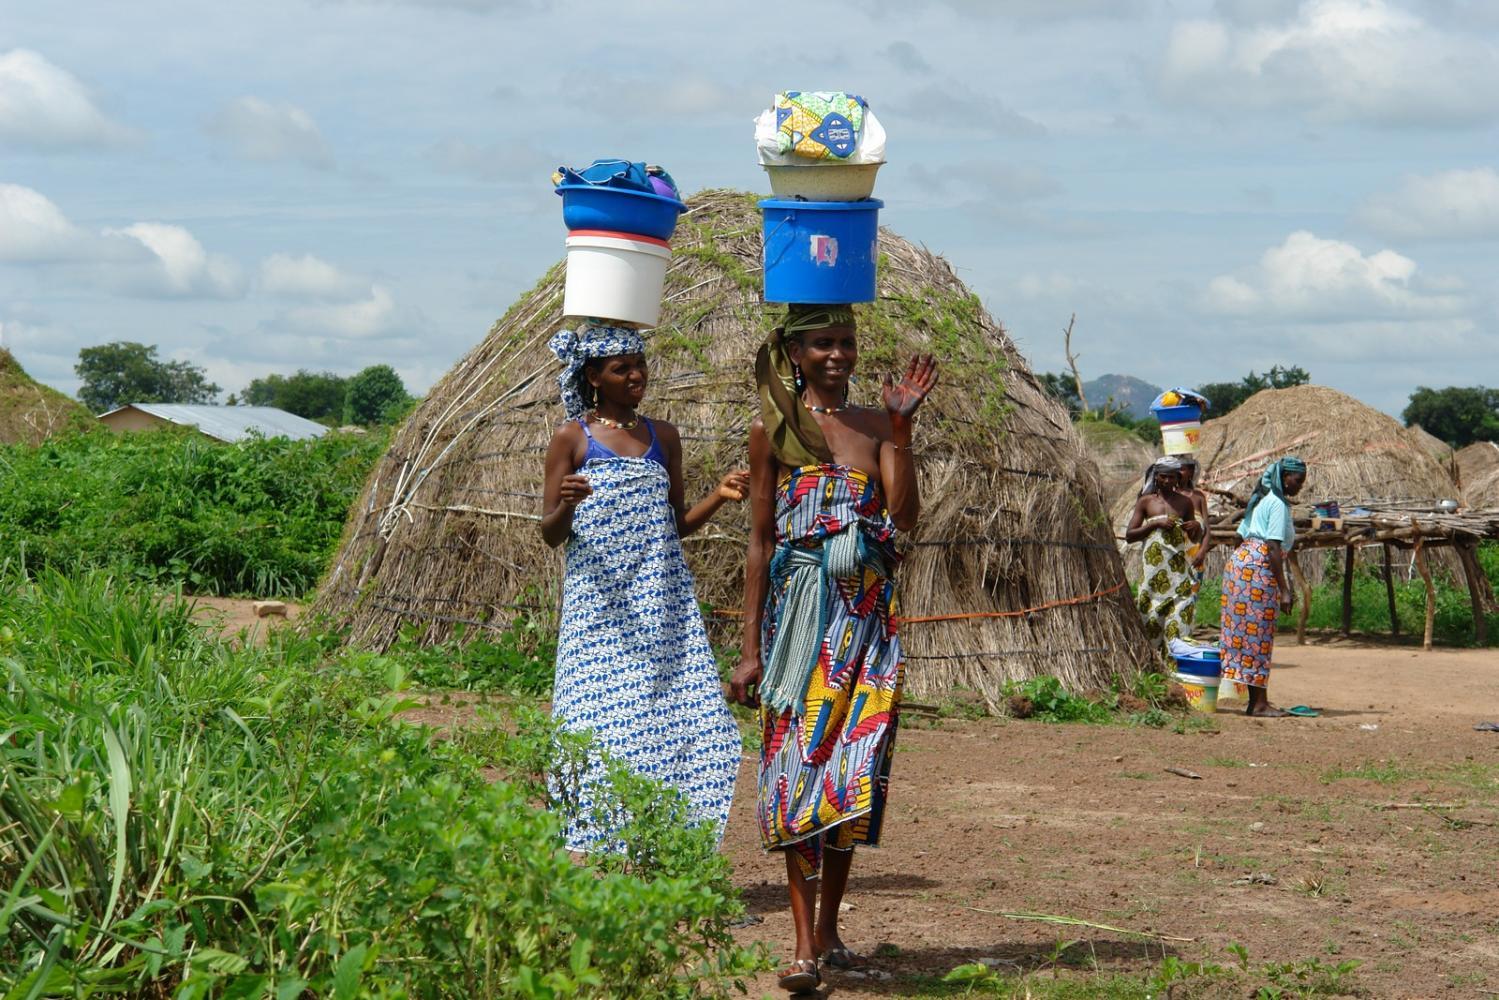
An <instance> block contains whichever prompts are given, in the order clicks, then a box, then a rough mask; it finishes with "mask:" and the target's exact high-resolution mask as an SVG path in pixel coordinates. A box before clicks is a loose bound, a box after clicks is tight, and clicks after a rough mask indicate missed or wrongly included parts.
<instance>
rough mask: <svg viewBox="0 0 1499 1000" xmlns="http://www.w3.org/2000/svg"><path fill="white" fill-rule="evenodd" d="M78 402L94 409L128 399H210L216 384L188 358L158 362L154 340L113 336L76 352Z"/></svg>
mask: <svg viewBox="0 0 1499 1000" xmlns="http://www.w3.org/2000/svg"><path fill="white" fill-rule="evenodd" d="M73 371H75V372H77V373H78V377H79V378H80V379H82V380H83V386H82V388H80V389H79V390H78V401H79V402H80V403H82V404H83V405H84V406H87V407H88V408H89V409H90V410H93V411H94V412H95V413H104V412H106V411H109V410H113V409H116V408H117V407H121V406H124V405H126V404H128V403H212V402H213V401H214V400H215V399H216V398H217V397H218V394H219V387H218V386H216V385H214V384H213V383H212V382H210V381H208V378H207V373H206V372H205V371H204V370H203V369H202V368H199V367H198V366H197V365H195V364H192V363H191V362H188V361H162V360H161V359H160V358H158V357H157V356H156V345H155V344H152V345H150V346H149V347H148V346H146V345H145V344H137V343H134V342H132V341H128V340H116V341H114V342H113V343H109V344H101V345H99V346H98V347H85V348H84V349H83V350H81V351H79V352H78V364H76V365H74V366H73Z"/></svg>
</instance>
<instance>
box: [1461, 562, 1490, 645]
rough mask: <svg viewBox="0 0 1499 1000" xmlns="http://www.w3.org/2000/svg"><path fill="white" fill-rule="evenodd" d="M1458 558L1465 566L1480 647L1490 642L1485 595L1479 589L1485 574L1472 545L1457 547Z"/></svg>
mask: <svg viewBox="0 0 1499 1000" xmlns="http://www.w3.org/2000/svg"><path fill="white" fill-rule="evenodd" d="M1457 558H1458V560H1459V561H1460V562H1461V563H1462V564H1463V576H1464V577H1466V578H1467V580H1468V601H1469V602H1470V603H1471V604H1472V605H1473V637H1474V638H1475V639H1477V640H1478V645H1480V646H1486V645H1488V641H1489V623H1488V619H1487V617H1486V616H1485V614H1484V606H1483V594H1482V592H1481V591H1480V590H1479V589H1478V577H1479V575H1480V574H1481V573H1482V572H1483V570H1482V568H1481V567H1480V566H1479V565H1478V556H1477V555H1476V554H1475V552H1474V547H1473V546H1472V545H1459V546H1457Z"/></svg>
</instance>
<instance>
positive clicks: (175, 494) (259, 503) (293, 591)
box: [0, 430, 384, 597]
mask: <svg viewBox="0 0 1499 1000" xmlns="http://www.w3.org/2000/svg"><path fill="white" fill-rule="evenodd" d="M383 450H384V441H383V439H381V438H380V437H378V436H374V435H370V436H364V437H351V436H345V435H336V434H334V435H327V436H325V437H322V438H319V439H318V440H315V441H288V440H286V439H284V438H277V439H272V440H260V439H255V440H250V441H246V442H244V443H242V444H237V445H225V444H217V443H215V442H212V441H210V440H208V439H206V438H204V437H202V436H201V435H199V434H196V433H193V432H191V431H185V430H184V431H160V432H153V433H150V434H132V435H127V436H124V437H116V436H114V435H111V434H89V435H80V436H76V437H69V438H61V439H53V440H50V441H47V442H45V443H44V444H41V445H39V446H37V447H27V446H19V445H17V446H11V447H5V448H0V463H3V465H4V467H5V471H6V474H5V475H4V476H0V558H5V559H9V560H11V561H13V562H18V563H21V562H24V563H25V564H26V565H27V566H28V567H30V568H32V569H34V570H35V569H43V568H47V567H55V568H57V569H60V570H62V571H64V572H72V571H75V570H77V569H81V568H91V567H97V568H105V569H110V570H114V571H117V572H120V573H124V574H129V575H131V576H133V577H136V578H138V579H142V580H149V581H152V582H156V583H163V584H181V585H182V586H183V587H184V588H186V589H187V590H189V591H191V592H192V593H197V594H205V595H225V594H251V595H254V596H259V597H270V596H277V597H297V596H300V595H302V594H304V593H306V592H307V591H309V590H310V589H312V587H313V586H314V585H315V584H316V583H317V580H318V578H319V576H321V575H322V572H323V568H324V566H325V565H326V563H327V561H328V558H329V556H330V554H331V553H332V550H333V547H334V546H335V545H336V544H337V542H338V538H339V534H340V533H341V532H342V530H343V523H344V518H345V516H346V515H347V512H348V509H349V505H350V504H351V503H353V501H354V499H355V497H356V496H357V495H358V493H359V490H360V488H361V487H362V486H363V484H364V480H365V477H366V476H367V475H368V473H369V470H370V469H371V468H372V467H373V465H374V463H375V460H376V459H377V458H379V456H380V454H381V452H382V451H383Z"/></svg>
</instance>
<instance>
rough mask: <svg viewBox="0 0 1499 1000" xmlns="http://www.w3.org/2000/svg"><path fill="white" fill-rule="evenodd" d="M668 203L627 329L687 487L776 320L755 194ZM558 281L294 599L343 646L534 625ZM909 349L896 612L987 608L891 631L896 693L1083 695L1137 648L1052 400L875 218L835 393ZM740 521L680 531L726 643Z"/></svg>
mask: <svg viewBox="0 0 1499 1000" xmlns="http://www.w3.org/2000/svg"><path fill="white" fill-rule="evenodd" d="M689 206H690V210H689V212H688V213H687V214H686V215H684V216H683V218H682V221H681V224H680V225H679V226H678V229H677V233H676V236H675V239H674V253H673V259H672V262H671V266H670V269H669V271H668V274H667V279H666V289H665V293H664V310H663V313H662V319H661V324H660V326H659V327H658V328H657V329H656V330H655V331H653V333H652V334H651V335H650V337H649V340H648V347H647V351H648V357H649V359H650V365H651V383H650V388H649V389H648V391H647V395H646V402H645V406H644V407H643V409H644V411H645V412H646V413H647V414H648V415H651V416H655V417H660V418H664V419H667V420H670V421H671V422H673V423H674V424H676V426H677V427H678V428H679V429H680V431H681V434H682V440H683V444H684V451H685V454H684V475H685V477H686V479H687V494H688V497H689V501H690V500H691V499H692V498H694V497H697V496H701V495H703V494H704V493H705V492H706V491H707V490H709V489H710V488H711V487H712V486H713V484H714V483H715V482H716V480H717V478H718V477H719V476H720V475H722V474H723V473H724V472H725V471H727V470H728V469H730V468H733V467H736V466H742V465H744V464H745V462H746V460H747V453H746V440H747V434H748V428H749V424H750V421H751V420H752V419H753V417H754V416H755V409H754V407H755V403H754V400H755V395H754V389H753V371H752V364H753V357H754V352H755V349H756V347H757V346H758V345H759V343H760V342H761V341H762V340H763V339H764V337H765V335H766V334H767V333H768V332H769V330H770V329H771V328H773V326H775V325H776V322H777V321H778V318H779V316H780V315H782V311H781V310H780V309H779V308H777V307H767V306H765V305H764V304H762V303H761V301H760V287H761V277H760V273H759V272H760V269H761V267H760V261H761V225H760V217H759V213H758V211H757V210H756V205H755V199H754V198H753V197H752V196H749V195H746V194H743V193H738V192H727V191H709V192H705V193H702V194H699V195H697V196H695V197H694V198H692V199H691V200H690V201H689ZM562 295H563V268H562V265H561V264H558V265H557V266H554V267H553V268H552V269H551V270H550V271H549V272H548V273H547V274H546V276H545V277H543V278H542V280H541V282H540V283H539V284H538V285H537V286H536V287H535V288H533V289H532V290H531V291H530V292H528V293H527V294H526V295H524V296H522V297H521V299H520V300H519V301H518V302H517V303H516V304H515V305H514V306H513V307H512V308H511V309H510V311H509V312H508V313H507V314H506V315H505V316H504V318H502V319H501V320H500V321H499V322H497V323H496V324H495V325H494V327H493V328H492V329H491V330H490V331H489V334H488V336H486V337H485V338H484V340H483V342H482V343H480V344H479V345H478V346H477V347H475V348H474V349H473V350H472V351H471V352H469V354H468V355H467V356H466V357H465V358H463V360H462V361H460V362H459V363H458V365H457V366H456V367H455V368H454V369H453V370H452V371H451V372H449V373H448V374H447V375H446V376H445V377H444V378H443V379H442V380H441V381H440V382H438V383H437V385H435V386H434V387H433V389H432V391H431V392H430V394H429V395H428V396H427V398H426V400H425V401H424V402H423V403H422V404H421V406H420V407H418V409H417V410H416V411H415V412H414V413H413V414H412V415H411V416H410V417H409V418H408V419H407V421H406V422H405V423H404V424H403V425H402V426H401V428H400V429H399V430H398V432H397V433H396V435H395V437H394V439H393V441H392V444H391V448H390V451H389V453H388V454H387V455H386V457H385V458H384V459H383V460H382V461H381V462H380V463H379V465H378V466H377V467H376V469H375V471H374V472H373V473H372V475H371V478H370V480H369V483H368V484H367V486H366V488H365V491H364V494H363V496H362V497H361V499H360V500H359V501H358V503H357V504H356V506H355V508H354V510H353V511H352V513H351V516H350V520H349V524H348V526H347V530H346V533H345V537H344V540H343V543H342V545H341V547H340V551H339V552H338V555H337V557H336V559H335V562H334V565H333V568H332V569H331V570H330V573H329V575H328V577H327V579H326V580H325V582H324V585H323V587H322V589H321V591H320V594H319V597H318V600H317V607H318V609H319V610H320V611H322V612H324V613H325V614H327V615H329V616H331V617H332V618H333V620H334V621H335V622H337V623H341V624H343V625H346V626H348V627H349V629H350V635H351V641H352V642H354V643H357V644H361V645H365V646H373V647H385V646H388V645H389V644H390V643H391V642H393V641H394V640H395V639H396V638H397V637H398V636H400V635H401V634H402V633H403V631H406V632H409V631H411V630H412V629H413V627H414V628H415V630H416V631H417V632H418V633H419V634H420V636H421V638H422V639H424V640H425V641H429V642H438V641H442V640H445V639H447V638H449V637H450V636H453V635H454V634H455V628H456V627H457V626H458V625H459V624H460V623H465V627H466V628H467V630H468V631H467V632H466V633H465V634H466V635H467V636H468V637H472V636H473V635H475V634H477V633H480V632H482V630H483V629H484V628H505V627H508V626H509V625H510V623H511V622H512V621H513V620H514V619H515V618H516V616H517V615H524V616H527V617H528V620H530V621H531V622H532V623H534V624H535V625H536V626H537V627H540V628H548V629H550V628H554V627H555V624H556V608H557V603H558V593H559V592H560V584H561V578H562V563H561V557H560V553H559V551H555V550H551V549H548V548H547V547H546V546H545V545H544V544H543V543H542V540H541V537H540V533H539V532H538V530H537V525H536V523H535V522H536V521H537V519H538V513H539V510H540V505H541V488H542V458H543V454H544V451H545V448H546V444H547V441H548V439H549V438H550V436H551V434H552V432H553V429H554V428H555V427H556V425H557V423H558V422H559V421H560V420H561V419H562V409H561V405H560V403H559V400H558V397H557V387H556V381H555V376H556V373H557V371H558V366H557V364H556V362H555V361H554V360H553V358H552V356H551V354H550V352H549V351H548V350H547V347H546V342H547V339H548V337H549V336H550V335H551V334H552V333H554V332H555V331H556V330H557V329H559V328H560V327H562V326H563V325H564V324H563V317H562V313H561V307H562ZM915 351H929V352H932V353H934V354H936V355H937V357H938V358H939V359H940V361H941V363H942V365H943V366H944V367H943V370H942V383H941V385H939V386H938V388H937V390H936V391H935V392H934V393H933V395H932V396H931V398H930V399H928V401H927V402H926V404H925V406H924V407H923V409H922V411H921V414H920V416H919V418H918V427H917V444H916V459H917V463H918V469H919V473H920V478H921V485H922V492H923V499H924V501H925V505H924V510H923V514H922V520H921V524H920V526H919V528H918V529H917V531H916V532H915V533H914V534H913V536H911V537H909V538H906V539H905V540H904V542H903V548H904V552H905V561H904V563H903V565H902V568H901V570H900V582H901V590H902V611H903V614H904V615H905V616H907V618H920V617H926V616H944V617H945V616H955V615H967V616H972V615H980V616H989V615H993V613H996V612H999V613H1005V614H1006V615H1009V617H963V618H954V619H952V620H943V621H935V622H917V621H911V622H908V623H907V624H906V626H905V628H904V636H905V641H906V648H907V653H908V655H909V664H908V670H909V672H908V684H909V687H910V688H911V690H912V692H913V693H914V694H916V695H917V696H921V695H925V694H936V693H941V692H943V691H946V690H949V689H951V688H954V687H956V686H965V687H970V688H974V689H977V690H979V691H981V692H983V693H984V694H985V696H986V697H988V698H990V699H991V700H997V698H998V696H999V692H1000V687H1001V684H1002V682H1003V681H1004V680H1005V679H1007V678H1016V679H1019V678H1025V677H1029V676H1032V675H1036V674H1054V675H1056V676H1057V677H1059V678H1060V679H1061V680H1062V681H1063V682H1064V683H1065V684H1067V685H1068V686H1070V687H1073V688H1088V687H1094V686H1099V685H1103V684H1106V683H1107V682H1108V681H1110V680H1111V679H1113V678H1115V677H1118V676H1120V675H1125V674H1128V673H1131V672H1133V671H1135V670H1136V669H1138V668H1139V667H1140V666H1141V665H1143V664H1144V663H1146V662H1147V660H1148V657H1149V649H1148V646H1147V644H1146V642H1145V640H1144V636H1143V632H1142V629H1141V626H1140V623H1139V619H1138V616H1137V614H1136V613H1135V611H1134V610H1133V607H1132V606H1131V603H1130V599H1129V592H1128V590H1125V589H1121V587H1122V585H1123V582H1124V577H1123V572H1122V568H1121V566H1120V562H1119V557H1118V554H1117V552H1116V551H1115V549H1114V545H1113V541H1112V539H1111V537H1110V535H1109V531H1108V526H1107V523H1106V519H1105V518H1104V516H1103V509H1102V500H1101V497H1100V493H1099V487H1098V480H1097V473H1096V471H1095V469H1094V467H1093V463H1092V462H1091V461H1090V460H1089V459H1088V456H1087V453H1086V451H1085V450H1084V447H1083V444H1082V442H1081V440H1080V439H1079V438H1078V435H1077V433H1076V431H1075V430H1074V429H1073V427H1072V425H1071V422H1070V421H1069V420H1068V418H1067V413H1066V411H1065V410H1064V409H1063V408H1061V407H1060V406H1058V405H1057V404H1056V403H1055V402H1054V401H1052V400H1051V399H1050V398H1049V397H1048V396H1047V395H1046V394H1045V393H1044V392H1043V391H1042V389H1041V388H1040V386H1039V385H1038V384H1037V383H1036V381H1035V379H1034V378H1033V377H1032V375H1031V374H1030V372H1029V371H1028V369H1027V366H1026V364H1025V362H1024V360H1023V359H1022V358H1021V357H1020V355H1019V353H1018V352H1017V351H1016V349H1015V346H1014V344H1013V343H1012V342H1011V341H1010V339H1009V337H1008V336H1007V335H1006V334H1005V332H1004V330H1003V328H1002V327H1001V326H1000V325H999V324H998V323H996V322H995V321H994V320H993V319H992V318H991V317H990V316H989V315H988V314H987V313H986V312H985V311H984V309H983V307H982V305H981V304H980V302H979V300H978V299H977V297H976V296H974V295H972V294H971V293H970V292H969V291H968V290H967V289H966V288H965V287H964V286H963V284H962V283H961V282H960V281H959V280H958V279H957V277H956V276H955V275H954V274H953V272H952V269H951V268H950V267H949V266H948V264H947V262H946V261H944V260H943V259H942V258H940V257H937V256H934V255H932V254H931V253H928V252H927V251H926V250H924V249H922V248H920V247H917V246H914V245H913V244H911V243H909V242H907V241H906V240H903V239H901V238H900V237H899V236H896V235H895V234H893V233H890V232H888V231H882V232H881V235H880V300H879V302H878V303H875V304H872V305H869V306H863V307H860V359H859V371H860V372H861V373H862V376H863V377H862V379H861V381H860V382H858V383H856V385H855V387H854V391H853V395H854V401H855V402H857V403H862V404H867V405H878V385H879V377H878V376H879V374H880V373H882V372H885V371H891V370H893V369H895V368H896V367H897V366H903V365H904V362H905V360H906V359H907V358H908V357H909V355H910V354H911V353H913V352H915ZM747 523H748V510H747V507H741V506H733V505H731V506H730V507H729V508H726V509H725V510H724V511H722V512H721V513H720V514H719V515H718V517H717V518H716V519H715V520H714V522H713V523H712V524H711V525H709V526H708V527H707V528H705V529H704V530H703V531H701V532H699V533H698V534H697V535H694V536H693V537H691V538H689V539H687V540H686V542H685V549H686V552H687V558H688V561H689V563H690V564H691V567H692V570H693V573H694V575H695V577H696V580H697V587H698V596H699V599H700V601H702V602H703V603H704V604H705V605H707V606H708V607H709V608H710V609H713V610H712V611H711V612H710V615H709V622H710V626H711V627H712V631H713V632H714V638H715V640H717V641H720V642H724V643H727V644H729V645H733V644H736V643H737V630H738V623H737V621H736V620H735V616H736V615H737V613H738V609H739V608H740V605H741V598H742V591H743V574H744V552H745V542H746V538H747V534H748V532H747ZM1100 594H1101V596H1096V595H1100ZM1053 604H1054V605H1056V606H1053V607H1050V608H1046V609H1042V610H1028V609H1038V608H1039V607H1040V606H1042V605H1053Z"/></svg>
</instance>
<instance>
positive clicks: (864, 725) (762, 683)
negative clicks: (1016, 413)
mask: <svg viewBox="0 0 1499 1000" xmlns="http://www.w3.org/2000/svg"><path fill="white" fill-rule="evenodd" d="M858 353H859V351H858V342H857V339H856V336H855V330H854V315H853V310H851V309H850V308H849V307H848V306H802V307H796V306H793V307H792V310H791V314H790V316H789V317H788V318H787V321H786V325H785V326H784V327H783V328H781V329H778V330H776V331H775V332H774V333H773V334H772V335H771V338H770V340H769V341H768V342H767V343H766V344H765V346H764V347H762V348H761V349H760V355H759V357H758V358H757V359H756V363H755V379H756V382H757V383H758V385H759V389H760V394H761V407H760V419H758V420H756V421H755V422H754V424H753V425H752V426H751V428H750V439H749V452H750V501H751V505H752V507H751V515H750V543H749V553H748V568H747V570H746V574H745V586H744V613H745V626H744V641H743V646H742V647H741V657H742V658H741V661H740V664H739V668H738V669H737V670H736V671H735V673H734V679H733V684H732V687H733V694H734V697H735V699H736V700H738V701H741V702H743V703H744V704H748V705H754V704H758V705H759V706H760V721H761V736H762V740H761V751H760V772H759V794H758V797H757V800H756V814H757V816H758V818H759V822H760V834H761V840H762V842H763V844H764V845H765V847H766V848H767V849H768V850H779V851H784V852H785V854H786V875H787V881H788V883H789V887H790V895H791V914H792V918H793V920H794V922H795V925H796V952H795V956H794V958H793V960H792V961H791V963H790V964H789V965H787V966H786V967H785V968H784V969H783V970H782V971H781V976H780V981H781V986H782V987H783V988H784V989H787V990H789V991H791V992H798V991H804V990H809V989H813V988H815V987H816V986H817V985H818V983H819V982H820V981H821V974H820V971H819V967H818V966H819V961H820V962H821V963H822V964H823V965H827V966H830V967H833V968H840V969H846V968H852V967H853V966H855V965H857V964H858V963H859V962H860V961H861V960H860V959H859V957H858V956H856V955H854V954H853V953H852V952H850V951H849V950H848V948H847V947H846V946H845V945H844V943H843V940H842V938H841V937H840V936H839V933H838V907H839V904H840V903H841V902H842V899H843V893H844V890H845V889H846V888H847V886H848V873H849V868H850V866H851V865H852V863H853V849H854V847H855V845H858V844H866V845H869V846H875V845H876V844H878V843H879V839H880V826H881V822H882V820H883V818H884V810H885V795H886V791H887V787H888V784H889V778H890V755H891V751H892V749H893V746H894V740H895V730H896V722H897V717H898V713H899V708H900V692H901V680H902V674H903V671H904V661H903V657H902V655H901V649H900V638H899V636H898V635H897V634H896V597H895V580H894V576H895V565H896V562H897V557H896V553H895V533H896V531H910V530H911V529H912V528H913V527H915V525H916V517H917V514H918V513H919V512H920V509H921V500H920V496H919V493H918V490H917V483H916V465H915V462H914V460H913V459H912V456H911V434H912V417H913V416H914V414H915V412H916V408H917V407H918V406H920V405H921V401H922V400H923V399H925V398H926V395H927V393H929V392H931V390H932V387H933V386H935V385H936V383H937V366H936V363H935V362H934V361H933V360H932V359H931V357H929V356H928V357H917V358H913V359H912V360H911V363H910V365H909V367H908V368H907V369H906V374H905V377H904V378H902V379H901V380H900V381H899V382H895V381H894V380H893V379H891V378H889V377H888V376H887V377H886V379H885V387H884V404H885V405H884V407H883V409H870V408H866V407H860V406H852V405H850V404H849V403H848V401H847V398H848V385H849V377H850V376H851V375H852V374H853V369H854V363H855V361H856V360H857V358H858ZM819 878H820V880H821V883H822V886H821V889H822V892H821V900H820V901H819V900H818V881H819Z"/></svg>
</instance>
